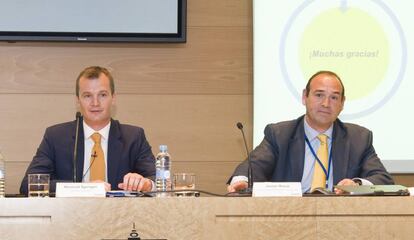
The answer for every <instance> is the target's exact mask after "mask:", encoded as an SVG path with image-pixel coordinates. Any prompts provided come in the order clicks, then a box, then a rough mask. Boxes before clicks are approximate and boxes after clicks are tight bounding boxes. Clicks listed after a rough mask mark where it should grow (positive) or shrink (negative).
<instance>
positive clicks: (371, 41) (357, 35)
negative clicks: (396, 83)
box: [299, 8, 390, 100]
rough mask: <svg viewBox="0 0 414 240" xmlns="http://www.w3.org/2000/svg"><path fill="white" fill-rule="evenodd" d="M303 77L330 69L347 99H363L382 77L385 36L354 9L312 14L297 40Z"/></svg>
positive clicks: (369, 18) (372, 20) (386, 53)
mask: <svg viewBox="0 0 414 240" xmlns="http://www.w3.org/2000/svg"><path fill="white" fill-rule="evenodd" d="M299 44H300V46H299V49H300V51H299V55H300V56H299V59H300V67H301V69H302V71H303V75H304V76H305V79H307V77H308V76H311V75H312V74H313V73H315V72H316V71H319V70H332V71H334V72H336V73H337V74H338V75H339V76H340V77H341V78H342V80H343V83H344V85H345V88H346V92H345V93H346V97H347V99H348V100H356V99H360V98H364V97H366V96H368V95H369V94H370V93H372V92H373V91H374V90H375V89H376V87H377V86H378V85H379V84H380V83H381V82H382V81H383V80H384V78H385V75H386V72H387V69H388V64H389V59H390V54H389V51H390V47H389V42H388V38H387V36H386V34H385V32H384V30H383V29H382V27H381V25H380V23H378V21H377V20H376V19H375V18H373V17H372V16H370V15H369V14H368V13H367V12H364V11H362V10H360V9H357V8H347V9H345V10H344V9H340V8H333V9H330V10H327V11H325V12H323V13H321V14H320V15H318V16H317V17H315V18H314V19H313V20H312V21H311V22H310V23H309V24H308V25H307V26H306V27H305V30H304V33H303V35H302V39H301V40H300V42H299Z"/></svg>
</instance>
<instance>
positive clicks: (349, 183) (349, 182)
mask: <svg viewBox="0 0 414 240" xmlns="http://www.w3.org/2000/svg"><path fill="white" fill-rule="evenodd" d="M338 185H341V186H358V185H359V184H358V183H356V182H354V181H353V180H352V179H349V178H345V179H342V180H341V181H340V182H339V183H338ZM335 193H336V194H343V193H344V191H342V190H341V189H337V188H335Z"/></svg>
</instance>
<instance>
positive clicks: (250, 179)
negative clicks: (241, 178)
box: [237, 122, 253, 194]
mask: <svg viewBox="0 0 414 240" xmlns="http://www.w3.org/2000/svg"><path fill="white" fill-rule="evenodd" d="M237 128H238V129H240V131H241V133H242V135H243V142H244V147H245V148H246V155H247V163H248V168H247V179H248V183H247V184H248V185H247V188H246V189H243V190H242V191H240V192H239V193H242V194H252V193H253V171H252V164H251V160H250V153H249V148H248V147H247V141H246V136H245V135H244V130H243V124H242V123H241V122H238V123H237Z"/></svg>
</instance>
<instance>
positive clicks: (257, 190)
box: [253, 182, 302, 197]
mask: <svg viewBox="0 0 414 240" xmlns="http://www.w3.org/2000/svg"><path fill="white" fill-rule="evenodd" d="M253 197H302V185H301V183H300V182H255V183H253Z"/></svg>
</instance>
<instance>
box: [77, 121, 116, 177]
mask: <svg viewBox="0 0 414 240" xmlns="http://www.w3.org/2000/svg"><path fill="white" fill-rule="evenodd" d="M110 127H111V122H109V123H108V124H107V125H106V126H105V127H104V128H102V129H101V130H99V131H95V130H93V129H92V128H91V127H89V126H88V125H87V124H86V123H85V121H83V134H84V135H83V137H84V139H85V142H84V146H85V148H84V149H85V154H84V159H83V175H82V176H83V178H82V182H89V178H90V164H91V156H92V154H93V153H92V148H93V145H94V144H95V143H94V141H93V140H92V138H91V136H92V134H94V133H96V132H98V133H99V134H101V146H102V150H103V152H104V160H105V182H108V157H107V156H108V137H109V129H110Z"/></svg>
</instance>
